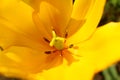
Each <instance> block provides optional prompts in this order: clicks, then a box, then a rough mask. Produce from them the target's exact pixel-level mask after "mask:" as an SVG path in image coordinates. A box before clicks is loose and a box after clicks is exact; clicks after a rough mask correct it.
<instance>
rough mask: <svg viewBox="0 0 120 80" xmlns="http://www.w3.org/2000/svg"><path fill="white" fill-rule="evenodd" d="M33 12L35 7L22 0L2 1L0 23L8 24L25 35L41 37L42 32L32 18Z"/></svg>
mask: <svg viewBox="0 0 120 80" xmlns="http://www.w3.org/2000/svg"><path fill="white" fill-rule="evenodd" d="M32 12H33V9H32V8H31V7H30V6H29V5H27V4H25V3H24V2H22V1H21V0H11V1H9V0H1V1H0V23H4V24H6V25H8V26H7V27H9V28H11V29H13V30H14V31H16V32H19V33H21V34H23V35H26V36H28V37H31V36H32V38H33V37H34V38H33V39H39V38H40V33H39V31H38V30H37V28H36V27H35V25H34V22H33V20H32ZM10 24H12V26H10ZM41 28H42V26H41ZM43 32H45V31H44V30H43ZM38 34H39V35H38Z"/></svg>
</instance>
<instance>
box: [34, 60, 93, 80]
mask: <svg viewBox="0 0 120 80" xmlns="http://www.w3.org/2000/svg"><path fill="white" fill-rule="evenodd" d="M89 61H90V60H88V59H85V58H84V59H83V58H81V60H80V61H79V62H75V63H73V64H71V65H69V66H68V65H67V64H66V63H65V61H64V63H63V64H62V65H60V66H58V67H55V68H52V69H49V70H45V71H43V72H42V73H39V74H37V75H35V76H33V77H34V78H35V80H92V76H93V72H94V70H93V69H94V68H93V66H92V65H91V64H90V62H89ZM88 66H89V67H88ZM86 72H87V74H88V75H86Z"/></svg>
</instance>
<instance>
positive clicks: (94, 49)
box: [78, 22, 120, 72]
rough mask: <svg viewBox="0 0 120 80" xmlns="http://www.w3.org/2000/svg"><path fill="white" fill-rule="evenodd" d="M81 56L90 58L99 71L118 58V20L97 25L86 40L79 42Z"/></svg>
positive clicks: (119, 57) (119, 39) (119, 55)
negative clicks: (92, 33)
mask: <svg viewBox="0 0 120 80" xmlns="http://www.w3.org/2000/svg"><path fill="white" fill-rule="evenodd" d="M78 52H79V53H80V55H81V56H83V57H87V58H88V59H89V60H91V61H92V62H93V63H91V64H93V65H94V66H95V67H96V69H95V72H98V71H101V70H103V69H105V68H107V67H109V66H110V65H112V64H113V63H115V62H117V61H119V60H120V22H119V23H109V24H107V25H104V26H102V27H99V28H98V29H97V30H96V32H95V34H94V35H93V36H92V37H91V38H90V39H89V40H88V41H85V42H83V43H80V44H79V51H78Z"/></svg>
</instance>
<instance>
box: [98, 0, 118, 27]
mask: <svg viewBox="0 0 120 80" xmlns="http://www.w3.org/2000/svg"><path fill="white" fill-rule="evenodd" d="M110 21H115V22H117V21H120V0H107V2H106V5H105V9H104V13H103V17H102V19H101V21H100V24H99V25H103V24H106V23H108V22H110Z"/></svg>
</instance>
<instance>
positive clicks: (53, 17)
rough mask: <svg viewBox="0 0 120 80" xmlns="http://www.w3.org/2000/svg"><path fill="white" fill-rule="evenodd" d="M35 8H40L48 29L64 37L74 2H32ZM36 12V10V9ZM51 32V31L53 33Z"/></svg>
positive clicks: (40, 13)
mask: <svg viewBox="0 0 120 80" xmlns="http://www.w3.org/2000/svg"><path fill="white" fill-rule="evenodd" d="M32 1H33V3H31V4H33V7H34V6H37V7H39V8H40V9H39V16H40V19H41V21H42V22H43V23H44V25H45V27H47V29H51V30H52V29H53V28H54V29H55V30H56V32H57V33H58V35H62V32H63V30H64V27H66V25H67V23H68V21H69V19H70V16H71V11H72V0H52V1H51V0H32ZM35 10H36V8H35ZM51 30H50V31H51Z"/></svg>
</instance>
